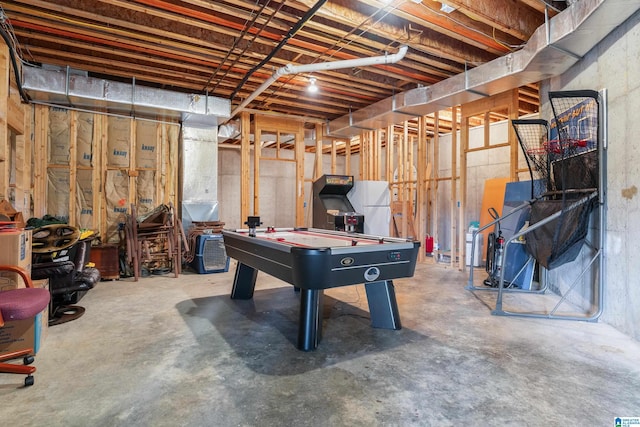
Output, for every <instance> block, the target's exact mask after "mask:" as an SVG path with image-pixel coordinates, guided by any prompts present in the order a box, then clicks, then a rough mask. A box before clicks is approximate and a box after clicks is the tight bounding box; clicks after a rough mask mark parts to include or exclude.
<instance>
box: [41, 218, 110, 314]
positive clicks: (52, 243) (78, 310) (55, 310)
mask: <svg viewBox="0 0 640 427" xmlns="http://www.w3.org/2000/svg"><path fill="white" fill-rule="evenodd" d="M79 236H80V233H79V231H78V230H77V228H75V227H71V226H69V225H66V224H51V225H46V226H44V227H40V228H38V229H36V230H35V231H34V233H33V252H34V253H33V263H32V266H31V277H32V278H33V279H34V280H39V279H49V291H50V292H51V304H50V307H49V326H53V325H59V324H61V323H66V322H69V321H71V320H75V319H77V318H79V317H80V316H82V315H83V314H84V307H80V306H77V305H74V304H76V303H77V302H78V301H79V300H80V299H81V298H82V297H83V296H84V295H85V294H86V293H87V291H89V290H90V289H92V288H93V287H94V286H95V284H96V283H98V282H99V281H100V271H99V270H98V269H96V268H93V267H86V264H87V263H88V261H89V251H90V249H91V241H92V240H93V239H92V238H87V239H82V240H80V239H79Z"/></svg>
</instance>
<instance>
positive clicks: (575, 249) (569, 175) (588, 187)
mask: <svg viewBox="0 0 640 427" xmlns="http://www.w3.org/2000/svg"><path fill="white" fill-rule="evenodd" d="M549 99H550V101H551V107H552V110H553V120H552V122H551V124H549V123H548V122H546V121H544V120H514V121H513V126H514V129H515V131H516V135H517V137H518V141H519V143H520V146H521V148H522V150H523V152H524V155H525V158H526V160H527V165H528V167H529V172H530V175H531V180H532V189H531V193H532V198H533V199H536V200H535V202H534V203H533V204H532V206H531V222H530V224H531V225H533V224H535V223H537V222H539V221H543V220H545V219H547V218H549V217H550V216H552V215H554V214H556V213H558V212H560V214H559V215H558V217H557V218H555V219H554V220H552V221H549V222H548V223H546V224H544V225H543V226H541V227H539V228H537V229H535V230H533V231H532V232H531V233H529V234H528V235H527V239H526V247H527V250H528V251H529V253H530V254H531V255H532V256H533V257H534V258H535V259H536V260H537V261H538V262H539V263H540V264H541V265H543V266H544V267H546V268H547V269H553V268H555V267H558V266H560V265H562V264H565V263H567V262H570V261H573V260H574V259H575V258H576V256H577V255H578V253H579V252H580V249H581V247H582V245H583V243H584V240H585V238H586V236H587V232H588V227H589V217H590V213H591V211H592V210H593V208H594V207H595V206H596V197H595V196H596V195H597V192H598V184H599V178H598V177H599V158H598V134H599V133H598V123H599V119H598V101H597V99H598V98H597V92H595V91H573V92H552V93H550V94H549Z"/></svg>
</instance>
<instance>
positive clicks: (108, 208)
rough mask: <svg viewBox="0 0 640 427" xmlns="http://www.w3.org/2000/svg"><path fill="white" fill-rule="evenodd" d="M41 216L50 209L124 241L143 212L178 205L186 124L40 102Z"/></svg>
mask: <svg viewBox="0 0 640 427" xmlns="http://www.w3.org/2000/svg"><path fill="white" fill-rule="evenodd" d="M34 114H35V120H34V122H35V126H36V132H34V135H35V136H34V138H35V140H34V146H35V147H38V148H39V149H36V150H35V153H36V156H35V164H34V167H35V168H34V169H35V171H36V173H35V175H34V216H37V217H42V216H44V215H45V214H48V215H53V216H56V217H58V218H62V219H65V220H66V221H67V222H68V223H69V224H71V225H74V226H77V227H79V228H82V229H93V230H96V231H98V232H99V233H100V235H101V236H102V240H103V241H109V242H114V241H118V240H119V238H120V237H119V234H118V232H119V227H120V224H122V223H124V222H125V216H126V215H127V214H129V213H130V208H131V204H132V203H135V204H136V206H137V210H138V213H139V214H144V213H146V212H149V211H151V210H152V209H154V208H155V207H156V206H158V205H161V204H168V203H169V202H172V203H173V204H174V205H175V204H176V202H177V200H176V195H177V179H176V177H177V174H178V171H177V170H176V168H177V167H178V166H177V162H171V161H170V159H171V158H174V159H177V158H178V149H179V147H178V145H179V144H178V140H179V125H178V124H172V123H166V122H159V121H149V120H138V119H135V118H132V117H123V116H115V115H105V114H100V113H94V112H85V111H76V110H72V109H66V108H57V107H50V106H44V105H37V106H36V108H35V112H34Z"/></svg>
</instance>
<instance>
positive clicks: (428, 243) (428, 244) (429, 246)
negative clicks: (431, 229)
mask: <svg viewBox="0 0 640 427" xmlns="http://www.w3.org/2000/svg"><path fill="white" fill-rule="evenodd" d="M424 251H425V252H426V253H428V254H431V253H433V236H429V235H428V234H427V237H426V238H425V239H424Z"/></svg>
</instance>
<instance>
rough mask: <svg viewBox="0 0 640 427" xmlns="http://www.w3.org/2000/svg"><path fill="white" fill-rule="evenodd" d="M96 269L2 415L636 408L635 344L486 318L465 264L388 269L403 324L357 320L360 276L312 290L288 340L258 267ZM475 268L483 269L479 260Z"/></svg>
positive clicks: (55, 419)
mask: <svg viewBox="0 0 640 427" xmlns="http://www.w3.org/2000/svg"><path fill="white" fill-rule="evenodd" d="M234 270H235V266H234V264H233V262H232V265H231V268H230V270H229V272H228V273H219V274H209V275H197V274H193V273H185V274H184V275H182V276H181V277H180V278H179V279H175V278H173V277H172V276H166V277H159V276H155V277H150V278H143V279H141V280H140V281H139V282H137V283H136V282H133V281H132V280H130V279H126V280H124V279H123V280H120V281H106V282H101V283H100V284H99V285H98V286H97V287H96V288H94V289H93V290H92V291H90V292H89V293H88V294H87V295H86V296H85V297H84V298H83V299H82V300H81V301H80V305H82V306H84V307H85V308H86V313H85V315H84V316H83V317H82V318H80V319H78V320H75V321H73V322H70V323H66V324H62V325H57V326H54V327H51V328H50V329H49V334H48V337H47V339H46V341H45V342H44V345H43V348H42V349H41V351H40V352H39V353H38V355H37V357H36V363H35V365H36V366H37V367H38V371H37V372H36V374H35V375H36V376H35V385H34V386H33V387H30V388H22V387H21V384H22V380H23V378H22V377H20V376H16V375H0V401H1V402H2V409H1V416H0V419H1V420H2V421H1V422H2V425H5V426H13V427H17V426H45V425H47V426H61V425H64V426H93V427H97V426H342V425H346V426H407V425H417V426H432V425H433V426H460V425H472V426H493V425H500V426H505V425H517V426H550V425H571V426H609V425H611V426H612V425H614V423H613V420H614V418H615V417H618V416H640V343H638V342H637V341H634V340H632V339H631V338H629V337H627V336H625V335H623V334H621V333H619V332H618V331H616V330H615V329H613V328H611V327H610V326H608V325H606V324H603V323H587V322H575V321H559V320H546V319H522V318H514V317H496V316H492V315H491V314H490V310H489V308H488V307H487V305H491V304H493V301H494V296H493V293H492V292H476V294H477V295H474V293H471V292H469V291H467V290H465V289H464V286H465V285H466V273H463V272H459V271H457V270H454V269H450V268H447V267H444V266H442V265H436V264H422V265H419V266H418V268H417V271H416V275H415V276H414V277H413V278H412V279H402V280H397V281H396V282H395V287H396V293H397V297H398V303H399V309H400V316H401V319H402V323H403V329H402V330H400V331H390V330H380V329H373V328H371V327H370V326H369V320H368V311H367V303H366V295H365V292H364V288H363V287H362V286H350V287H345V288H338V289H333V290H330V291H327V292H326V297H325V307H324V308H325V309H324V316H325V322H324V338H323V340H322V342H321V343H320V346H319V348H318V349H317V350H316V351H314V352H308V353H305V352H301V351H298V350H297V349H296V348H295V340H296V331H297V325H296V320H297V308H298V301H297V296H296V294H295V293H294V292H293V290H292V287H291V286H289V285H286V284H284V283H283V282H279V281H278V280H276V279H273V278H271V277H269V276H267V275H265V274H264V273H260V274H259V276H258V286H257V290H256V294H255V297H254V300H253V301H232V300H230V298H229V291H230V289H231V284H232V281H233V272H234ZM480 275H481V276H483V275H484V274H483V272H482V273H480Z"/></svg>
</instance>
